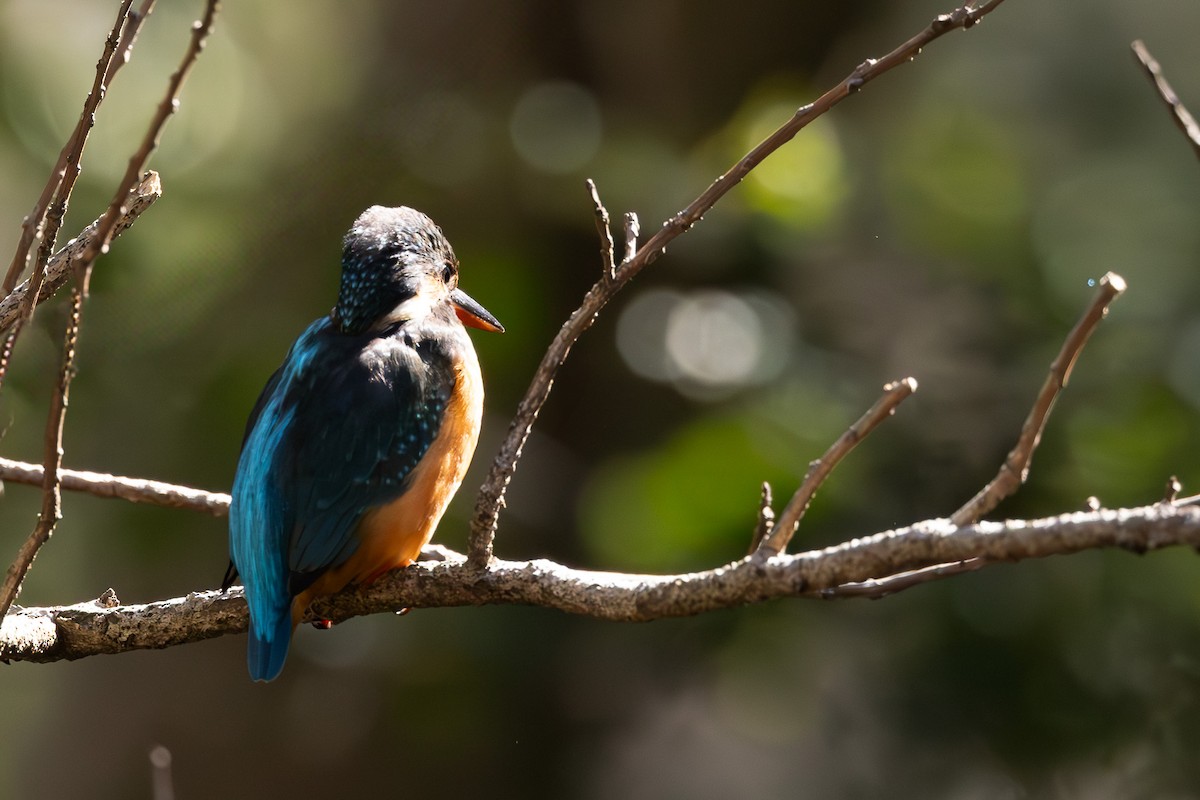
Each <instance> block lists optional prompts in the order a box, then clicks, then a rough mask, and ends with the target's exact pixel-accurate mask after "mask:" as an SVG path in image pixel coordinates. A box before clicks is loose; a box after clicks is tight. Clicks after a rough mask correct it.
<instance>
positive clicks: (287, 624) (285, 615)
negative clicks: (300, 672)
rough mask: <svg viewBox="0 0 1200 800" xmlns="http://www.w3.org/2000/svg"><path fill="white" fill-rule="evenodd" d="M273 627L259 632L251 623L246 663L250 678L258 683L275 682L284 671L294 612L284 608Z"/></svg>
mask: <svg viewBox="0 0 1200 800" xmlns="http://www.w3.org/2000/svg"><path fill="white" fill-rule="evenodd" d="M273 616H274V619H273V620H272V621H271V627H270V628H269V629H268V630H265V631H262V630H259V629H258V628H257V627H256V626H255V624H254V622H253V620H251V622H250V641H249V643H248V645H247V647H246V663H247V665H248V666H249V667H250V677H251V678H253V679H254V680H256V681H264V682H266V681H273V680H275V679H276V678H278V677H279V673H280V672H282V671H283V662H284V661H286V660H287V654H288V645H290V644H291V643H292V612H291V609H290V608H289V607H288V606H284V607H283V610H282V613H280V614H275V615H273Z"/></svg>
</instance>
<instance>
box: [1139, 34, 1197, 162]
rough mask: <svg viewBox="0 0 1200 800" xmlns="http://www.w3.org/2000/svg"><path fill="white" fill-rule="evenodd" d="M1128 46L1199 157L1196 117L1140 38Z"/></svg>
mask: <svg viewBox="0 0 1200 800" xmlns="http://www.w3.org/2000/svg"><path fill="white" fill-rule="evenodd" d="M1130 47H1131V48H1132V49H1133V55H1134V56H1135V57H1136V58H1137V60H1138V63H1139V64H1141V65H1142V69H1143V70H1144V71H1145V72H1146V77H1147V78H1149V79H1150V82H1151V83H1152V84H1154V88H1155V90H1157V92H1158V96H1159V97H1160V98H1161V99H1162V101H1163V102H1164V103H1165V104H1166V106H1167V109H1168V110H1170V112H1171V118H1172V119H1174V120H1175V124H1176V125H1177V126H1179V130H1181V131H1183V135H1184V136H1186V137H1187V140H1188V141H1189V142H1191V144H1192V150H1194V151H1195V153H1196V155H1197V156H1198V157H1200V125H1197V124H1196V118H1195V117H1193V116H1192V115H1191V112H1189V111H1188V110H1187V107H1186V106H1184V105H1183V102H1182V101H1180V99H1179V95H1177V94H1175V90H1174V89H1172V88H1171V84H1169V83H1167V79H1166V78H1165V77H1163V74H1162V67H1160V66H1159V65H1158V62H1157V61H1155V60H1154V56H1152V55H1150V51H1149V50H1147V49H1146V45H1145V44H1143V43H1142V41H1141V39H1138V40H1136V41H1134V43H1133V44H1131V45H1130Z"/></svg>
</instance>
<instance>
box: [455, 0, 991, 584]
mask: <svg viewBox="0 0 1200 800" xmlns="http://www.w3.org/2000/svg"><path fill="white" fill-rule="evenodd" d="M1002 2H1003V0H987V2H985V3H983V4H982V5H980V6H978V7H976V6H974V5H972V4H968V5H964V6H962V7H960V8H956V9H955V10H954V11H952V12H950V13H949V14H943V15H941V16H939V17H937V18H936V19H935V20H934V21H933V22H932V23H930V24H929V26H928V27H927V28H926V29H925V30H923V31H921V32H920V33H918V34H917V35H916V36H913V37H912V38H911V39H909V40H908V41H907V42H905V43H904V44H902V45H900V46H899V47H897V48H896V49H895V50H893V51H892V52H890V53H888V54H887V55H886V56H884V57H883V58H881V59H878V60H875V59H868V60H866V61H864V62H863V63H862V64H860V65H859V66H858V67H856V68H855V69H854V71H853V72H851V73H850V75H849V76H847V77H846V79H845V80H843V81H842V82H841V83H839V84H838V85H837V86H834V87H833V88H832V89H830V90H828V91H827V92H825V94H823V95H821V96H820V97H819V98H817V99H816V100H815V101H813V102H812V103H809V104H808V105H805V106H802V107H801V108H800V109H798V110H797V111H796V113H795V114H794V115H793V116H792V117H791V119H789V120H788V121H787V122H785V123H784V124H783V125H781V126H780V127H779V128H778V129H777V130H776V131H775V132H774V133H772V134H771V135H770V136H768V137H767V138H766V139H764V140H763V141H762V142H761V143H759V144H758V145H757V146H756V147H755V148H754V149H753V150H751V151H750V152H749V153H747V154H746V155H745V156H744V157H743V158H742V159H741V160H740V161H738V162H737V163H736V164H734V165H733V167H732V168H730V170H729V171H728V172H726V173H725V174H724V175H721V176H719V177H718V178H717V179H716V180H715V181H713V182H712V184H711V185H710V186H709V187H708V188H707V189H705V190H704V192H703V193H702V194H701V195H700V196H699V197H697V198H696V199H695V200H693V201H692V202H691V204H689V205H688V207H687V208H685V209H684V210H683V211H680V212H679V213H678V214H676V215H675V216H673V217H671V218H670V219H669V220H667V221H666V222H665V223H663V226H662V227H661V228H659V230H658V231H657V232H656V233H655V234H654V235H653V236H651V237H650V239H649V240H647V241H646V242H645V243H644V244H643V245H642V246H641V247H639V248H638V249H637V251H636V252H635V253H634V254H633V256H632V257H631V258H627V259H625V260H624V261H623V263H622V265H621V269H620V270H619V271H617V272H616V275H615V276H614V277H613V278H611V279H610V278H609V277H608V276H607V275H604V276H602V277H601V279H600V280H598V281H597V282H596V283H595V284H594V285H593V286H592V288H591V289H589V290H588V292H587V294H586V295H584V298H583V302H582V303H581V304H580V306H579V308H577V309H575V311H574V312H573V313H572V314H571V316H570V317H569V318H568V319H567V321H566V322H565V323H564V324H563V326H562V328H560V329H559V331H558V334H557V335H556V336H555V337H554V341H552V342H551V343H550V347H549V348H548V349H547V350H546V353H545V355H544V356H542V361H541V363H540V364H538V367H537V370H536V371H535V372H534V375H533V380H532V381H531V382H530V384H529V388H528V389H527V390H526V392H525V396H524V397H523V398H522V399H521V402H520V403H519V404H518V406H517V412H516V415H515V416H514V417H513V420H512V422H511V423H509V428H508V433H507V434H506V435H505V438H504V441H503V443H501V445H500V449H499V451H498V452H497V453H496V456H495V458H494V459H493V460H492V466H491V469H490V470H489V472H488V475H487V478H486V479H485V480H484V483H483V486H482V487H480V490H479V496H478V498H477V499H476V502H475V512H474V516H473V518H472V520H471V532H470V537H469V554H470V555H469V560H470V563H471V564H472V565H474V566H475V567H477V568H482V567H484V566H486V565H487V563H488V561H489V560H490V559H491V558H492V543H493V541H494V539H495V535H496V526H497V524H498V522H499V518H500V509H501V508H502V507H503V506H504V495H505V492H506V491H507V489H508V484H509V482H510V481H512V476H513V474H514V473H515V472H516V469H517V461H518V460H519V459H520V458H521V452H522V450H523V449H524V447H525V442H526V440H528V438H529V433H530V431H531V430H532V429H533V424H534V422H536V421H537V417H538V414H539V413H540V412H541V410H542V406H543V405H545V403H546V399H547V398H548V397H549V396H550V389H551V387H552V386H553V383H554V376H555V373H556V372H557V371H558V369H559V367H561V366H562V364H563V362H564V361H566V358H567V355H568V354H569V353H570V352H571V347H572V346H573V345H574V344H575V342H576V341H578V340H579V337H580V336H582V335H583V333H584V331H586V330H587V329H588V328H590V327H591V326H592V323H593V322H595V320H596V317H597V315H598V314H599V313H600V311H601V309H603V308H604V306H605V305H607V304H608V301H609V300H611V299H612V297H613V296H614V295H616V294H617V292H619V291H620V290H621V288H622V287H624V286H625V285H626V284H627V283H628V282H629V281H630V280H631V279H632V278H633V277H634V276H635V275H637V274H638V273H639V272H641V271H642V270H643V269H644V268H645V267H646V266H648V265H649V264H651V263H653V262H654V261H655V260H657V259H658V257H659V256H661V255H662V254H663V253H665V252H666V249H667V245H668V244H670V243H671V242H672V241H674V240H675V239H676V238H677V237H678V236H680V235H682V234H683V233H684V232H686V231H688V230H690V229H691V228H692V226H693V225H695V224H696V223H697V222H699V221H700V219H701V218H702V217H703V216H704V214H705V213H707V212H708V210H709V209H711V208H712V207H713V206H714V205H716V203H717V201H718V200H720V199H721V198H722V197H724V196H725V194H726V193H727V192H729V190H730V189H732V188H733V187H734V186H736V185H737V184H738V183H740V182H741V181H742V179H743V178H745V177H746V175H748V174H749V173H750V171H751V170H752V169H754V168H755V167H756V166H758V165H759V164H760V163H761V162H762V161H763V160H764V159H765V158H766V157H767V156H769V155H771V153H773V152H775V151H776V150H778V149H779V148H780V147H782V146H783V145H784V144H786V143H787V142H788V141H790V140H791V139H792V137H794V136H795V135H796V134H797V133H799V132H800V131H801V130H803V129H804V127H805V126H807V125H808V124H809V123H811V122H812V121H813V120H815V119H817V118H819V117H821V116H822V115H824V114H825V113H826V112H828V111H829V110H830V109H831V108H833V107H834V106H835V105H837V104H838V103H840V102H841V101H842V100H845V99H846V98H847V97H849V96H850V95H852V94H854V93H856V92H858V91H859V90H860V89H862V88H863V86H865V85H866V84H867V83H869V82H870V81H872V80H874V79H875V78H878V77H879V76H880V75H883V74H884V73H886V72H889V71H891V70H892V69H894V68H896V67H898V66H900V65H901V64H907V63H909V62H911V61H913V60H914V59H915V58H916V57H917V56H918V55H919V54H920V53H921V51H922V49H923V48H924V47H926V46H927V45H928V44H930V43H931V42H933V41H934V40H935V39H938V38H939V37H941V36H943V35H945V34H946V33H949V32H950V31H952V30H956V29H958V28H963V29H966V28H970V27H972V26H973V25H975V23H977V22H978V21H979V20H980V19H982V18H983V17H984V16H985V15H987V14H988V13H990V12H992V11H993V10H995V9H996V8H997V7H998V6H999V5H1000V4H1001V3H1002ZM634 235H635V236H636V233H635V234H634Z"/></svg>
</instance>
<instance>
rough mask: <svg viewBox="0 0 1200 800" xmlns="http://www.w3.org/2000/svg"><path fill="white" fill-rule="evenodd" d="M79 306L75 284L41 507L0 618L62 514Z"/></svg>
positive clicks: (12, 568)
mask: <svg viewBox="0 0 1200 800" xmlns="http://www.w3.org/2000/svg"><path fill="white" fill-rule="evenodd" d="M82 309H83V293H82V292H81V291H80V290H79V289H78V287H77V288H76V289H75V290H74V292H72V297H71V316H70V318H69V319H68V320H67V331H66V335H65V337H64V340H63V356H62V367H61V369H59V372H58V391H57V392H55V393H54V397H53V398H52V399H51V401H50V413H49V414H47V416H46V440H45V441H46V446H45V461H44V463H43V464H42V511H41V514H39V515H38V521H37V525H35V526H34V528H33V532H32V533H30V534H29V536H28V537H27V538H26V539H25V542H24V543H23V544H22V545H21V548H20V549H19V550H18V551H17V557H16V558H15V559H13V562H12V564H10V565H9V567H8V571H7V572H6V573H5V575H4V581H3V583H0V620H3V619H4V615H5V614H7V613H8V609H9V608H11V607H12V604H13V602H14V601H15V600H16V599H17V594H18V593H19V592H20V591H21V584H22V583H23V582H24V580H25V576H26V575H27V574H29V568H30V567H31V566H32V565H33V560H34V559H35V558H37V554H38V551H39V550H41V549H42V545H44V544H45V543H46V542H47V541H49V539H50V536H51V534H52V533H54V526H55V525H57V524H58V521H59V519H61V518H62V491H61V489H60V486H59V475H58V470H59V468H60V467H61V466H62V456H63V449H62V436H63V423H64V421H65V420H66V415H67V402H68V398H69V395H70V393H71V374H72V373H73V372H74V371H75V344H76V342H77V337H78V335H79V319H80V312H81V310H82Z"/></svg>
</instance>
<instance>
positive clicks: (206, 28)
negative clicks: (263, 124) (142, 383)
mask: <svg viewBox="0 0 1200 800" xmlns="http://www.w3.org/2000/svg"><path fill="white" fill-rule="evenodd" d="M152 4H153V0H146V4H145V6H144V7H149V6H151V5H152ZM218 7H219V3H218V0H207V4H206V7H205V15H204V18H203V19H202V20H201V21H199V22H197V23H196V24H195V25H193V27H192V37H191V40H190V41H189V44H188V48H187V50H186V51H185V52H184V56H183V60H182V62H181V63H180V65H179V68H178V69H177V70H176V71H175V73H174V74H172V76H171V79H170V81H169V82H168V87H167V93H166V95H165V97H164V98H163V100H162V102H161V103H160V104H159V106H158V109H157V112H156V113H155V115H154V118H153V119H152V120H151V122H150V126H149V128H148V129H147V131H146V135H145V137H144V138H143V140H142V144H141V146H140V147H139V148H138V150H137V151H136V152H135V153H134V154H133V156H131V157H130V159H129V165H128V167H127V168H126V171H125V177H124V178H123V179H122V181H121V184H120V186H119V187H118V189H117V191H116V193H115V195H114V196H113V199H112V202H111V203H110V204H109V206H108V210H107V211H106V212H105V214H104V216H103V217H102V218H101V220H100V222H99V223H98V224H97V226H96V235H95V237H94V238H93V239H92V240H91V241H90V242H89V243H88V244H87V245H86V246H85V247H84V249H83V252H82V253H80V255H79V258H78V260H77V261H76V262H75V264H74V271H75V275H76V276H77V280H78V284H77V285H76V288H75V293H74V296H73V303H72V313H71V318H70V320H69V322H68V324H67V335H66V345H65V347H64V350H63V362H62V370H61V371H60V374H59V390H58V393H57V394H56V395H55V399H54V401H53V402H52V404H51V408H50V412H49V414H48V416H47V419H46V456H45V462H44V464H43V466H44V469H45V472H44V476H43V483H42V492H43V500H42V513H41V515H40V516H39V518H38V523H37V525H36V526H35V527H34V530H33V532H32V533H30V535H29V537H28V538H27V539H26V540H25V543H24V544H22V545H21V548H20V550H19V551H18V553H17V557H16V559H15V560H14V561H13V563H12V565H11V566H10V567H9V569H8V572H7V574H6V576H5V579H4V582H3V584H0V620H2V619H3V618H4V616H5V615H6V614H7V612H8V609H9V608H10V607H11V606H12V604H13V602H14V601H15V600H16V597H17V594H18V592H19V591H20V587H21V582H22V581H23V580H24V578H25V575H26V573H27V572H28V571H29V567H30V565H31V564H32V563H33V560H34V558H35V557H36V556H37V553H38V551H39V550H40V549H41V547H42V545H44V544H45V543H46V541H47V540H49V538H50V535H51V534H52V533H53V530H54V526H55V524H57V522H58V519H59V518H60V516H61V508H62V493H61V489H60V485H59V474H58V471H59V468H60V467H61V465H62V430H63V424H64V421H65V417H66V409H67V398H68V395H69V390H70V385H71V379H72V377H73V375H74V369H75V363H74V362H75V344H76V337H77V336H78V332H79V327H80V325H81V324H82V314H83V302H84V300H85V299H86V298H87V294H88V286H89V284H90V282H91V276H92V268H93V266H94V265H95V263H96V259H97V258H98V257H99V256H100V255H101V254H102V253H105V252H107V250H108V245H109V243H110V242H111V241H112V238H113V236H114V231H115V230H116V227H117V222H118V221H119V220H120V219H121V217H122V216H124V215H125V212H126V209H125V207H124V206H123V203H124V201H125V199H126V197H127V196H128V195H129V193H130V191H131V190H132V189H133V187H134V185H135V184H136V183H137V182H138V179H139V177H140V176H141V173H142V170H143V168H144V167H145V164H146V161H147V160H148V159H149V158H150V154H151V153H153V152H154V150H155V148H156V147H157V146H158V140H159V137H160V136H161V135H162V130H163V127H164V126H165V125H166V122H167V120H168V119H170V117H171V115H172V114H174V113H175V109H176V108H178V106H179V92H180V90H181V89H182V88H183V84H184V81H185V80H186V79H187V76H188V74H189V73H190V72H191V69H192V66H193V65H194V64H195V62H196V59H197V58H198V57H199V55H200V52H201V51H202V50H203V49H204V43H205V42H206V41H207V39H208V35H209V33H210V32H211V31H212V24H213V20H214V18H215V15H216V12H217V9H218ZM38 288H39V287H37V286H36V284H33V285H31V286H30V288H29V290H28V292H29V295H30V299H29V300H28V302H29V303H30V304H31V305H32V303H33V299H32V298H33V297H35V296H36V294H38V292H37V291H36V290H37V289H38Z"/></svg>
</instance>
